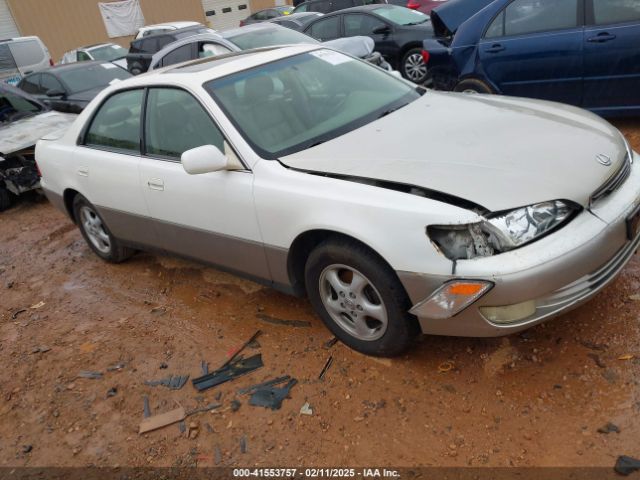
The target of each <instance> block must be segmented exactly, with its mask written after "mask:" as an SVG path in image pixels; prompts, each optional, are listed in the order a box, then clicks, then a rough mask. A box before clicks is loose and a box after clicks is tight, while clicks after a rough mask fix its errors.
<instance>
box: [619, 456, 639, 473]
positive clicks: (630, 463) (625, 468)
mask: <svg viewBox="0 0 640 480" xmlns="http://www.w3.org/2000/svg"><path fill="white" fill-rule="evenodd" d="M613 469H614V470H615V471H616V473H619V474H620V475H631V474H632V473H633V472H635V471H638V470H640V460H638V459H637V458H633V457H628V456H626V455H620V456H619V457H618V460H617V461H616V465H615V467H613Z"/></svg>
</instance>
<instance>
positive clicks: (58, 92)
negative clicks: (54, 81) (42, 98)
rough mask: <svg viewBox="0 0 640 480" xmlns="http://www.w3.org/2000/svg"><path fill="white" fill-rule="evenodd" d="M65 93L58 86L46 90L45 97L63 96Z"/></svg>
mask: <svg viewBox="0 0 640 480" xmlns="http://www.w3.org/2000/svg"><path fill="white" fill-rule="evenodd" d="M65 95H66V93H65V91H64V90H61V89H59V88H52V89H51V90H47V97H64V96H65Z"/></svg>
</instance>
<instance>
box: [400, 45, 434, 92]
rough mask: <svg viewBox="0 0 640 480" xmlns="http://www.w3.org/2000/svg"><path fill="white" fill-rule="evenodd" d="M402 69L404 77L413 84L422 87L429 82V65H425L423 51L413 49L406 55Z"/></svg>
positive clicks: (403, 58)
mask: <svg viewBox="0 0 640 480" xmlns="http://www.w3.org/2000/svg"><path fill="white" fill-rule="evenodd" d="M400 68H401V69H402V71H401V72H400V73H402V76H403V77H404V78H406V79H407V80H411V81H412V82H413V83H417V84H418V85H421V84H423V83H424V82H425V81H426V80H427V77H428V74H427V65H426V64H425V63H424V60H423V58H422V50H421V49H419V48H412V49H411V50H409V51H408V52H407V53H405V54H404V56H403V57H402V64H401V67H400Z"/></svg>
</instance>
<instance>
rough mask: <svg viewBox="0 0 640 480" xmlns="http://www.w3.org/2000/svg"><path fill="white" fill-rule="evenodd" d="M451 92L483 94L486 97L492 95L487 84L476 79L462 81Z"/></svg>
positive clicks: (491, 90)
mask: <svg viewBox="0 0 640 480" xmlns="http://www.w3.org/2000/svg"><path fill="white" fill-rule="evenodd" d="M453 91H454V92H460V93H483V94H487V95H488V94H491V93H493V89H492V88H491V87H490V86H489V85H488V84H487V83H485V82H483V81H482V80H478V79H477V78H467V79H466V80H462V81H461V82H460V83H458V84H457V85H456V86H455V87H454V89H453Z"/></svg>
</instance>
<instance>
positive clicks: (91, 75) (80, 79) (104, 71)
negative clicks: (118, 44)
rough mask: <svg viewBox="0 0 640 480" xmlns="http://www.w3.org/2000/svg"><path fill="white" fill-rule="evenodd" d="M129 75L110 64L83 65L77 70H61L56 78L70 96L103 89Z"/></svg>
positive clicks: (129, 75)
mask: <svg viewBox="0 0 640 480" xmlns="http://www.w3.org/2000/svg"><path fill="white" fill-rule="evenodd" d="M130 77H131V74H130V73H129V72H127V71H126V70H125V69H124V68H120V67H118V66H117V65H114V64H113V63H110V62H104V63H98V64H95V63H94V64H90V63H89V64H86V63H85V64H83V65H82V66H81V67H78V68H69V69H61V70H59V71H58V78H60V80H62V82H63V83H64V84H65V85H66V86H67V91H68V92H69V93H70V94H73V93H76V92H84V91H85V90H92V89H96V88H99V89H103V88H105V87H106V86H108V85H111V84H112V83H114V82H115V81H117V80H125V79H127V78H130Z"/></svg>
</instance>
